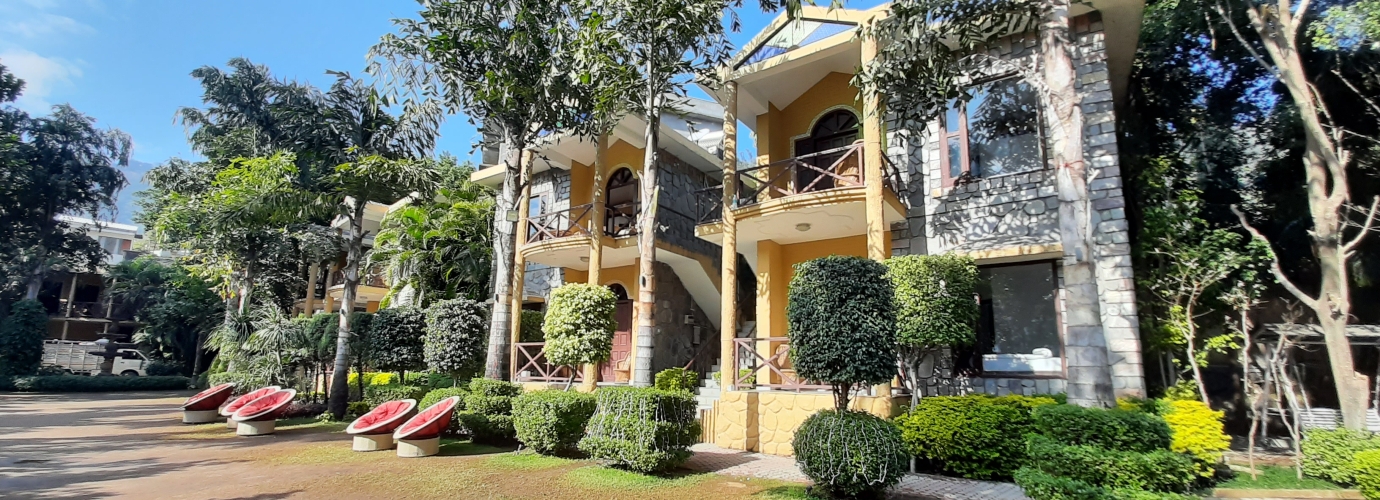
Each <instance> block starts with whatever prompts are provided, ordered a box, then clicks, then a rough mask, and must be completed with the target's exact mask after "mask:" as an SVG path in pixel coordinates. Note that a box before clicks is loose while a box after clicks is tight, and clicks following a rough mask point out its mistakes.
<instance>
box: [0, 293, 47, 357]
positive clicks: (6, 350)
mask: <svg viewBox="0 0 1380 500" xmlns="http://www.w3.org/2000/svg"><path fill="white" fill-rule="evenodd" d="M47 335H48V312H47V310H46V309H44V308H43V304H40V303H39V302H38V301H36V300H21V301H19V302H15V303H14V305H12V306H10V315H9V317H7V318H5V319H4V321H0V376H23V375H33V374H35V373H38V367H39V365H40V364H41V363H42V361H43V338H44V337H46V336H47Z"/></svg>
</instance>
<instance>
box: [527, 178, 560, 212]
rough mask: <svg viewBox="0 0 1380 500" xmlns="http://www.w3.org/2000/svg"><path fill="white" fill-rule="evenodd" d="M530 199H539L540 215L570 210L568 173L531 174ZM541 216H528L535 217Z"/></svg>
mask: <svg viewBox="0 0 1380 500" xmlns="http://www.w3.org/2000/svg"><path fill="white" fill-rule="evenodd" d="M531 196H532V198H541V199H542V203H541V208H542V210H541V211H542V213H551V212H559V211H561V210H565V209H568V208H570V171H568V170H560V169H555V168H553V169H550V170H546V171H543V172H538V173H536V174H532V193H531ZM538 215H541V214H528V216H530V217H535V216H538Z"/></svg>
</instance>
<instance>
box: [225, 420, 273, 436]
mask: <svg viewBox="0 0 1380 500" xmlns="http://www.w3.org/2000/svg"><path fill="white" fill-rule="evenodd" d="M237 423H238V424H239V425H237V426H236V427H235V434H239V435H241V436H267V435H269V434H273V431H274V430H275V427H277V426H276V424H277V423H278V421H277V420H255V421H250V422H237Z"/></svg>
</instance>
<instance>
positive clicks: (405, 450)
mask: <svg viewBox="0 0 1380 500" xmlns="http://www.w3.org/2000/svg"><path fill="white" fill-rule="evenodd" d="M458 404H460V396H451V397H448V398H446V399H442V400H441V401H440V402H438V403H436V404H434V405H431V406H430V407H427V409H425V410H422V412H421V413H418V414H417V415H416V416H414V417H412V418H410V419H408V420H407V423H405V424H402V427H398V430H396V431H393V439H394V440H395V441H397V442H398V456H400V457H429V456H432V455H435V454H437V453H440V451H441V433H442V432H444V431H445V430H446V427H448V426H450V419H451V418H452V417H454V416H455V406H456V405H458Z"/></svg>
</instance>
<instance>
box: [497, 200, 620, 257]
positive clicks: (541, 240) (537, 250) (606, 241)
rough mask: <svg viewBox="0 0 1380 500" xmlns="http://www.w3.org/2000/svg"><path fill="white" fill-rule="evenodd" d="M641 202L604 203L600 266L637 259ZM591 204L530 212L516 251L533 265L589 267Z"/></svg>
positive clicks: (593, 223)
mask: <svg viewBox="0 0 1380 500" xmlns="http://www.w3.org/2000/svg"><path fill="white" fill-rule="evenodd" d="M641 208H642V205H641V204H640V203H638V202H636V201H632V202H627V203H620V204H614V205H606V206H605V207H604V220H603V221H602V226H601V229H602V233H603V237H602V241H603V245H604V250H605V251H604V265H605V267H610V266H625V265H631V264H632V263H633V261H634V259H636V258H637V241H636V239H635V238H633V236H636V235H637V217H638V214H640V213H641ZM596 223H600V222H597V221H596V220H595V211H594V204H592V203H587V204H584V205H578V206H574V207H570V208H568V209H565V210H556V211H552V212H544V213H540V214H535V215H530V216H528V217H527V222H526V223H525V224H524V226H525V227H526V228H527V242H526V244H524V245H522V248H520V249H519V250H520V251H521V252H522V255H523V258H525V259H526V260H527V261H528V262H532V263H535V264H541V265H547V266H553V267H564V268H569V269H577V270H585V269H589V248H590V245H591V244H592V242H593V241H592V239H593V238H594V228H595V224H596Z"/></svg>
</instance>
